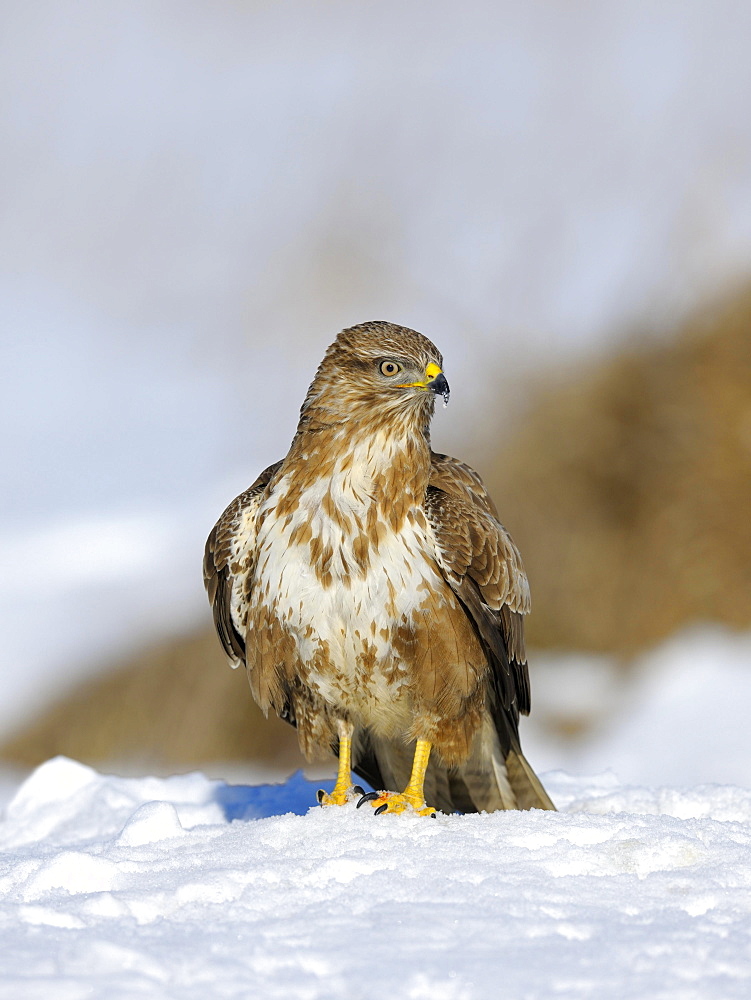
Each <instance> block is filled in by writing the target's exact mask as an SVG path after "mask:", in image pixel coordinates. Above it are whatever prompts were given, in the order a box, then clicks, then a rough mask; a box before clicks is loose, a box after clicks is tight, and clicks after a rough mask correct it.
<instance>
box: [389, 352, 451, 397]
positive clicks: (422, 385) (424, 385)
mask: <svg viewBox="0 0 751 1000" xmlns="http://www.w3.org/2000/svg"><path fill="white" fill-rule="evenodd" d="M395 388H397V389H430V391H431V392H434V393H435V394H436V395H438V396H443V405H444V406H448V405H449V396H450V395H451V390H450V389H449V384H448V382H447V381H446V376H445V375H444V374H443V372H442V371H441V369H440V368H439V367H438V365H436V364H434V363H433V362H432V361H431V362H430V364H429V365H428V367H427V368H426V369H425V381H424V382H405V383H403V384H402V385H397V386H396V387H395Z"/></svg>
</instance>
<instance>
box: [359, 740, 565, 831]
mask: <svg viewBox="0 0 751 1000" xmlns="http://www.w3.org/2000/svg"><path fill="white" fill-rule="evenodd" d="M483 736H484V737H485V738H484V739H482V741H478V742H479V746H478V748H477V749H476V751H475V753H474V754H473V755H472V756H471V757H470V758H469V760H467V761H466V762H465V763H464V764H461V765H459V766H458V767H453V768H447V767H446V766H445V765H443V764H441V763H440V762H439V761H438V760H437V758H436V757H435V756H433V757H431V760H430V763H429V764H428V769H427V772H426V774H425V786H424V788H425V801H426V802H427V803H429V804H430V805H431V806H434V807H435V808H436V809H439V810H440V811H441V812H445V813H453V812H462V813H472V812H495V811H497V810H500V809H555V806H554V805H553V803H552V801H551V800H550V797H549V796H548V794H547V792H546V791H545V789H544V788H543V786H542V783H541V781H540V779H539V778H538V777H537V775H536V774H535V772H534V771H533V770H532V768H531V766H530V765H529V763H528V761H527V759H526V758H525V756H524V754H523V753H522V752H521V750H520V749H519V748H518V745H517V747H516V748H511V749H509V750H508V751H507V752H506V754H505V755H504V753H503V751H502V750H501V747H500V744H499V741H498V737H497V734H496V733H495V730H494V729H492V728H491V727H487V728H486V730H485V732H484V733H483ZM413 754H414V744H412V745H406V744H404V743H402V742H401V741H400V740H386V739H382V738H379V737H374V736H370V737H368V738H367V739H366V740H364V741H363V742H362V743H361V745H360V747H359V753H358V755H357V758H356V759H357V763H356V764H355V768H354V770H355V773H356V774H358V775H360V777H362V778H364V779H365V780H366V781H368V782H370V784H371V785H373V787H374V788H376V789H377V790H379V791H380V790H385V789H388V790H390V791H401V789H403V788H404V787H405V786H406V784H407V782H408V780H409V775H410V770H411V767H412V757H413Z"/></svg>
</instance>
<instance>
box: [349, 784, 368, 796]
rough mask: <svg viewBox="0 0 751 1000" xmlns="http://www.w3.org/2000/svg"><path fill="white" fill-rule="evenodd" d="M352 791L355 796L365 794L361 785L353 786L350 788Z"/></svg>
mask: <svg viewBox="0 0 751 1000" xmlns="http://www.w3.org/2000/svg"><path fill="white" fill-rule="evenodd" d="M352 791H353V792H354V793H355V795H364V794H365V789H364V788H363V787H362V785H353V786H352Z"/></svg>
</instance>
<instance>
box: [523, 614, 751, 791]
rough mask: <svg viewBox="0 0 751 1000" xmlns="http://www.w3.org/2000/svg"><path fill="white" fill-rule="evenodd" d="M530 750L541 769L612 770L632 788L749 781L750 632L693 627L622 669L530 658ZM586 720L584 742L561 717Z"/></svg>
mask: <svg viewBox="0 0 751 1000" xmlns="http://www.w3.org/2000/svg"><path fill="white" fill-rule="evenodd" d="M530 661H531V672H532V704H533V710H532V714H531V716H530V718H529V719H525V720H522V735H523V744H524V749H525V753H526V754H527V756H528V757H529V758H530V760H532V761H534V763H535V765H536V766H537V767H538V768H542V769H543V770H546V769H551V768H563V769H565V770H567V771H571V772H573V773H574V774H582V773H583V774H586V773H590V772H592V771H597V770H601V769H602V768H603V767H609V768H612V769H613V770H614V771H615V773H616V774H618V776H619V777H620V778H621V780H623V781H627V782H630V783H633V784H645V783H646V784H651V785H655V784H665V785H696V784H704V783H709V782H720V783H722V784H737V785H746V784H748V782H749V766H748V765H749V759H751V730H750V729H749V726H748V719H749V718H751V633H749V632H735V631H733V630H732V629H730V628H725V627H723V626H721V625H708V624H702V625H698V624H697V625H694V626H691V627H689V628H686V629H684V630H682V631H681V632H679V633H677V634H676V635H674V636H672V637H671V638H670V639H668V640H666V641H665V642H663V643H661V644H660V645H659V646H657V647H656V648H655V649H653V650H650V651H648V652H646V653H644V654H643V655H642V656H640V657H638V658H637V659H636V660H635V661H634V662H633V663H632V664H630V669H629V670H628V671H624V670H623V667H622V665H619V664H618V663H617V662H616V661H615V660H614V659H613V658H609V657H604V656H586V655H583V654H581V653H579V654H576V653H569V654H566V655H565V656H564V655H561V656H551V655H549V654H548V655H544V656H543V655H532V656H531V658H530ZM577 713H578V714H579V715H581V716H583V717H585V719H586V717H587V716H588V717H589V720H590V722H591V726H590V728H589V731H587V732H585V733H584V734H583V735H582V736H581V738H579V739H571V738H569V739H564V738H561V737H560V736H559V737H557V738H556V736H555V734H554V731H555V729H556V722H557V721H558V720H560V719H566V718H569V719H571V718H573V719H576V718H577Z"/></svg>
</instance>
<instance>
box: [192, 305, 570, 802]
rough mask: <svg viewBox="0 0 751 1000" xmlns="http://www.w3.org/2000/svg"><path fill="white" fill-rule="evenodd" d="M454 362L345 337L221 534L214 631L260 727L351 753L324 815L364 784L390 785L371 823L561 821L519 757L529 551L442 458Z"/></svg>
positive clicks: (525, 693)
mask: <svg viewBox="0 0 751 1000" xmlns="http://www.w3.org/2000/svg"><path fill="white" fill-rule="evenodd" d="M442 365H443V361H442V358H441V355H440V354H439V352H438V351H437V349H436V348H435V346H434V345H433V344H432V343H431V342H430V341H429V340H428V339H427V338H426V337H423V336H422V335H421V334H419V333H416V332H415V331H414V330H408V329H406V328H404V327H400V326H395V325H394V324H391V323H384V322H371V323H363V324H361V325H360V326H354V327H352V328H351V329H348V330H344V331H342V333H340V334H339V336H338V337H337V338H336V340H335V341H334V343H333V344H332V345H331V347H329V349H328V350H327V352H326V355H325V357H324V359H323V361H322V362H321V365H320V367H319V368H318V371H317V373H316V376H315V378H314V380H313V383H312V384H311V386H310V388H309V390H308V393H307V396H306V397H305V401H304V402H303V405H302V408H301V411H300V422H299V424H298V428H297V432H296V434H295V437H294V439H293V441H292V445H291V447H290V450H289V452H288V453H287V455H286V457H285V458H283V459H282V460H281V461H280V462H276V463H275V464H274V465H271V466H269V468H268V469H265V470H264V471H263V472H262V473H261V475H260V476H259V477H258V479H256V481H255V482H254V483H253V485H252V486H251V487H250V488H249V489H247V490H246V491H245V492H244V493H242V494H241V495H240V496H239V497H237V499H236V500H234V501H233V502H232V503H231V504H230V505H229V507H228V508H227V509H226V511H225V512H224V513H223V514H222V516H221V517H220V519H219V521H218V522H217V524H216V526H215V527H214V529H213V531H212V532H211V534H210V535H209V539H208V541H207V543H206V554H205V560H204V578H205V582H206V588H207V590H208V595H209V600H210V602H211V604H212V606H213V612H214V622H215V624H216V628H217V632H218V633H219V638H220V639H221V642H222V645H223V646H224V649H225V652H226V653H227V656H228V657H229V659H230V661H231V662H232V664H233V666H240V665H242V666H244V667H245V668H246V670H247V672H248V678H249V681H250V688H251V691H252V693H253V697H254V698H255V700H256V701H257V702H258V704H259V705H260V707H261V708H262V709H263V710H264V712H268V710H269V709H273V710H274V711H275V712H276V713H277V714H278V715H279V716H281V718H283V719H286V720H287V721H288V722H290V723H291V724H292V725H294V726H296V727H297V733H298V738H299V741H300V746H301V749H302V750H303V752H304V753H305V754H306V755H307V756H308V758H310V757H311V756H312V755H313V754H314V753H315V752H316V751H320V750H321V749H324V750H327V749H328V748H331V749H332V750H333V751H334V753H337V754H338V756H339V773H338V777H337V781H336V785H335V787H334V790H333V792H332V793H331V794H325V793H323V792H320V793H319V801H321V802H322V803H323V804H326V805H341V804H344V803H345V802H347V801H350V800H351V799H352V798H353V795H354V794H357V793H361V792H362V789H358V787H357V786H355V787H354V789H353V786H352V784H351V782H352V776H351V771H352V770H354V772H355V773H356V774H358V775H359V776H361V777H362V778H364V779H365V780H366V781H368V782H370V784H371V785H372V786H373V787H374V788H376V789H384V790H385V789H388V791H383V792H379V793H371V794H368V795H364V796H362V797H361V798H360V801H359V803H358V804H360V805H361V804H362V803H363V802H370V803H371V804H372V805H373V807H375V810H376V812H384V811H385V812H401V811H403V810H405V809H406V810H414V811H416V812H418V813H420V814H423V815H430V814H434V812H435V809H440V810H443V811H445V812H453V811H456V810H459V811H461V812H476V811H480V810H488V811H490V810H495V809H530V808H539V809H553V808H554V806H553V803H552V802H551V801H550V799H549V798H548V796H547V794H546V792H545V790H544V789H543V787H542V785H541V783H540V781H539V779H538V778H537V776H536V775H535V773H534V771H533V770H532V768H531V767H530V766H529V764H528V763H527V761H526V760H525V758H524V756H523V754H522V752H521V747H520V744H519V732H518V721H519V713H520V712H521V713H523V714H527V713H528V712H529V705H530V699H529V675H528V672H527V663H526V656H525V652H524V634H523V615H524V614H526V613H527V612H528V611H529V587H528V584H527V578H526V576H525V573H524V569H523V567H522V562H521V558H520V556H519V552H518V551H517V549H516V546H515V545H514V543H513V542H512V540H511V538H510V536H509V535H508V533H507V532H506V530H505V529H504V528H503V526H502V525H501V524H500V523H499V521H498V519H497V512H496V509H495V506H494V505H493V501H492V500H491V499H490V497H489V496H488V494H487V492H486V490H485V487H484V486H483V483H482V480H481V479H480V477H479V476H478V474H477V473H476V472H475V471H474V470H473V469H471V468H469V466H467V465H464V464H463V463H461V462H459V461H457V460H456V459H455V458H450V457H449V456H447V455H440V454H437V453H436V452H433V451H432V450H431V447H430V433H429V427H430V420H431V418H432V416H433V411H434V408H435V400H436V396H437V395H438V396H442V397H443V399H444V401H445V402H448V398H449V386H448V382H447V381H446V378H445V376H444V374H443V372H442ZM398 789H403V791H402V792H398V791H397V790H398ZM426 801H427V802H428V803H430V804H429V805H427V804H426Z"/></svg>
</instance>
